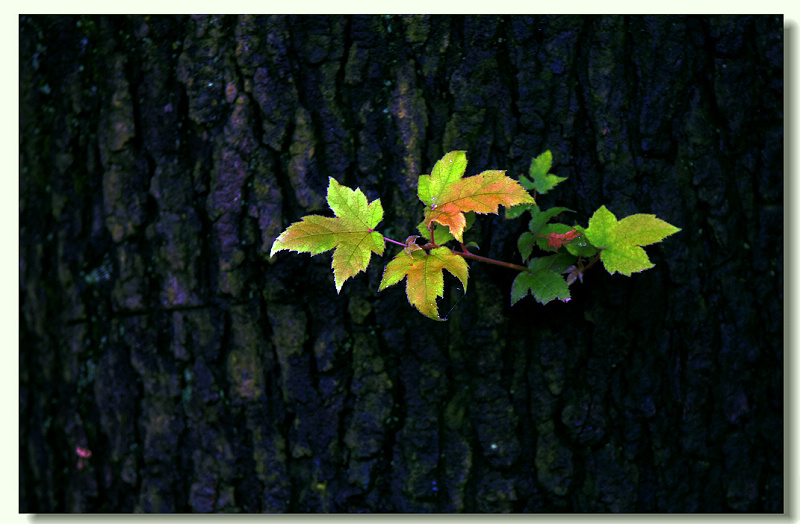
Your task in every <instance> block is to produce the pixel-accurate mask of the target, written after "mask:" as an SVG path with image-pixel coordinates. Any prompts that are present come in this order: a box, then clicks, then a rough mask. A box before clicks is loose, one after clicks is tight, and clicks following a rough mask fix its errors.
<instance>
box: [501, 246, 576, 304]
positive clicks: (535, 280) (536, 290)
mask: <svg viewBox="0 0 800 524" xmlns="http://www.w3.org/2000/svg"><path fill="white" fill-rule="evenodd" d="M568 258H569V257H564V256H562V255H552V256H549V257H540V258H535V259H533V260H532V261H531V263H530V264H529V265H528V271H523V272H520V274H519V275H517V277H516V278H515V279H514V282H513V283H512V284H511V305H512V306H513V305H514V304H515V303H517V302H519V301H520V300H521V299H522V298H524V297H525V296H527V295H528V293H530V294H531V295H533V298H534V299H535V300H536V301H537V302H539V303H540V304H547V303H548V302H550V301H551V300H555V299H559V300H564V301H566V300H568V299H569V297H570V295H569V287H568V286H567V282H566V280H564V277H562V276H561V273H562V272H563V271H564V270H565V269H566V268H567V267H568V264H567V262H566V261H567V260H568Z"/></svg>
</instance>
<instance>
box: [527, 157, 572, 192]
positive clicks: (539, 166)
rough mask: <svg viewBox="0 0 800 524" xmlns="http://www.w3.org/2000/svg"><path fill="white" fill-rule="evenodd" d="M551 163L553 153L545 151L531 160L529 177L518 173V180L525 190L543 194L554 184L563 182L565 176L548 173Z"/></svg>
mask: <svg viewBox="0 0 800 524" xmlns="http://www.w3.org/2000/svg"><path fill="white" fill-rule="evenodd" d="M552 165H553V154H552V153H551V152H550V151H545V152H544V153H542V154H541V155H539V156H537V157H536V158H534V159H533V161H532V162H531V169H530V176H531V178H530V179H527V178H525V176H524V175H520V177H519V182H520V184H522V187H524V188H525V189H527V190H529V191H530V190H531V189H533V190H535V191H536V192H537V193H539V194H542V195H543V194H545V193H547V192H548V191H550V190H551V189H553V188H554V187H555V186H556V185H558V184H559V183H561V182H563V181H564V180H566V179H567V177H562V176H556V175H551V174H549V173H548V171H550V168H551V167H552Z"/></svg>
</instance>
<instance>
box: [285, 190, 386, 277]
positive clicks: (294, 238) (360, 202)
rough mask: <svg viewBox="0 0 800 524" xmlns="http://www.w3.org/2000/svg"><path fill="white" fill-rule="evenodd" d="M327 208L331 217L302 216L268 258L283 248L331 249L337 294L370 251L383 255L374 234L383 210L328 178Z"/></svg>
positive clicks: (377, 202)
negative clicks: (333, 215)
mask: <svg viewBox="0 0 800 524" xmlns="http://www.w3.org/2000/svg"><path fill="white" fill-rule="evenodd" d="M328 205H329V206H330V208H331V210H332V211H333V212H334V214H335V215H336V217H335V218H330V217H322V216H318V215H309V216H306V217H303V220H302V221H301V222H295V223H294V224H292V225H290V226H289V227H288V228H287V229H286V230H285V231H284V232H283V233H281V234H280V236H279V237H278V238H276V239H275V242H274V243H273V244H272V250H271V251H270V253H269V256H270V257H272V256H273V255H274V254H275V253H277V252H278V251H282V250H284V249H288V250H291V251H296V252H298V253H301V252H307V253H311V254H312V255H317V254H319V253H322V252H324V251H329V250H331V249H335V251H334V252H333V262H332V264H331V267H332V268H333V280H334V283H335V284H336V292H337V293H339V292H340V291H341V289H342V284H344V282H345V280H347V279H348V278H350V277H353V276H355V275H357V274H358V273H360V272H361V271H364V270H365V269H366V268H367V265H368V264H369V260H370V257H371V256H372V253H373V252H374V253H377V254H378V255H383V249H384V247H385V244H384V240H383V235H381V234H380V233H378V232H377V231H374V228H375V226H377V225H378V223H379V222H380V221H381V220H382V219H383V207H382V206H381V201H380V199H377V200H373V201H372V202H371V203H369V204H367V197H366V195H364V193H362V192H361V190H360V189H356V190H352V189H350V188H349V187H346V186H343V185H341V184H339V182H337V181H336V180H334V179H333V178H329V184H328Z"/></svg>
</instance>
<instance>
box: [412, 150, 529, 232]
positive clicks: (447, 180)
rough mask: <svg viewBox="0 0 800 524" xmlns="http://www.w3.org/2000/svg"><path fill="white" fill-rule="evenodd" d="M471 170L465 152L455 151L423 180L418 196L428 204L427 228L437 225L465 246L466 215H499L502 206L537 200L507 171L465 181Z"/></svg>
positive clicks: (477, 176)
mask: <svg viewBox="0 0 800 524" xmlns="http://www.w3.org/2000/svg"><path fill="white" fill-rule="evenodd" d="M466 168H467V156H466V153H465V152H464V151H451V152H450V153H447V154H446V155H445V156H444V157H442V159H441V160H439V161H438V162H436V165H435V166H434V167H433V171H432V172H431V174H430V175H422V176H420V177H419V188H418V195H419V199H420V200H421V201H422V202H423V203H425V205H426V208H425V226H426V227H428V226H429V225H430V224H432V223H434V222H437V223H439V224H442V225H444V226H448V227H449V228H450V233H451V234H452V235H453V237H455V239H456V240H458V241H459V242H463V241H464V240H463V232H464V228H465V226H466V219H465V217H464V213H466V212H468V211H474V212H476V213H483V214H485V213H495V214H496V213H497V211H498V206H500V205H503V206H505V207H511V206H515V205H517V204H533V203H534V200H533V197H532V196H531V195H530V194H528V192H527V191H525V189H524V188H523V187H522V186H521V185H520V184H519V183H518V182H517V181H516V180H514V179H512V178H509V177H507V176H506V175H505V171H484V172H483V173H480V174H478V175H475V176H471V177H468V178H462V177H463V175H464V171H465V170H466Z"/></svg>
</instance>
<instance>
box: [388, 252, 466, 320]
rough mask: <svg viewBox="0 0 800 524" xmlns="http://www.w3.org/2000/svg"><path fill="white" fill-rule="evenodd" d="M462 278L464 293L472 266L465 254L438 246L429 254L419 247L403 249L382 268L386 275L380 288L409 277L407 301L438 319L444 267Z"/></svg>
mask: <svg viewBox="0 0 800 524" xmlns="http://www.w3.org/2000/svg"><path fill="white" fill-rule="evenodd" d="M445 269H446V270H447V271H449V272H450V273H451V274H452V275H454V276H455V277H456V278H458V279H459V280H460V281H461V284H462V285H463V286H464V292H465V293H466V292H467V279H468V277H469V267H468V266H467V262H466V261H465V260H464V258H463V257H461V256H459V255H456V254H455V253H453V252H452V251H450V250H449V249H448V248H446V247H437V248H435V249H431V251H430V253H426V252H425V250H424V249H419V250H415V251H411V253H407V252H406V251H400V252H399V253H398V254H397V256H395V257H394V258H393V259H392V261H391V262H389V263H388V264H387V265H386V269H384V270H383V278H382V279H381V285H380V287H379V288H378V291H383V290H384V289H386V288H387V287H389V286H391V285H394V284H397V283H398V282H400V281H401V280H403V279H404V278H406V277H408V279H407V280H406V296H407V297H408V302H409V303H410V304H411V305H412V306H414V307H415V308H417V309H418V310H419V312H420V313H422V314H423V315H425V316H426V317H428V318H432V319H433V320H442V319H441V318H439V309H438V307H437V306H436V299H437V298H439V297H441V296H444V270H445Z"/></svg>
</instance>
